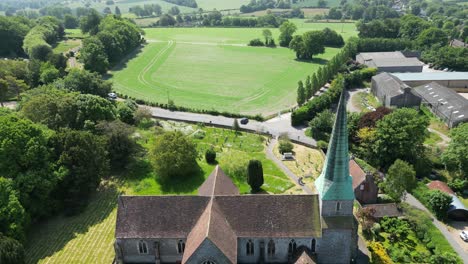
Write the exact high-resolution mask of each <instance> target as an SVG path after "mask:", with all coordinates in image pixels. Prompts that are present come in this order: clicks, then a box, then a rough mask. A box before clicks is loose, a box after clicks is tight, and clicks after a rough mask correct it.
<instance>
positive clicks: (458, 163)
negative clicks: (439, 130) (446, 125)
mask: <svg viewBox="0 0 468 264" xmlns="http://www.w3.org/2000/svg"><path fill="white" fill-rule="evenodd" d="M450 138H451V139H452V140H451V141H450V143H449V145H448V148H447V149H446V150H445V151H444V152H443V153H442V156H441V158H442V162H444V164H445V165H446V166H447V168H448V169H449V170H452V171H457V172H458V173H459V174H460V175H461V176H462V178H463V177H464V178H465V179H468V155H467V154H466V153H468V144H467V143H466V142H468V123H464V124H460V125H459V126H458V127H455V128H453V129H452V131H450Z"/></svg>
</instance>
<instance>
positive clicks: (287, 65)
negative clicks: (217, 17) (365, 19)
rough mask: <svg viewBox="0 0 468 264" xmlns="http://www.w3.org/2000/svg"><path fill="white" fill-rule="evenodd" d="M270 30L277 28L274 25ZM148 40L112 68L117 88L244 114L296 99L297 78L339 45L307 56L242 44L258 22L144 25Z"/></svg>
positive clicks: (255, 33) (349, 30)
mask: <svg viewBox="0 0 468 264" xmlns="http://www.w3.org/2000/svg"><path fill="white" fill-rule="evenodd" d="M296 22H297V23H298V27H299V30H298V32H299V33H302V32H305V31H307V30H312V29H323V28H325V27H330V28H333V29H337V30H338V32H340V31H341V26H343V31H344V36H345V38H346V37H349V36H352V35H355V34H356V32H355V28H354V25H353V24H347V23H345V24H343V25H341V24H339V23H317V24H311V23H303V21H302V20H297V21H296ZM272 31H273V36H274V37H275V38H277V37H278V35H279V31H278V30H277V29H273V30H272ZM145 32H146V36H145V37H146V39H147V40H148V42H149V43H148V44H147V45H146V46H145V47H144V48H142V49H141V50H140V51H139V52H138V53H137V54H136V55H135V56H134V57H133V58H132V59H130V60H129V61H127V62H126V63H125V64H123V65H120V66H119V67H117V68H116V69H114V71H113V72H112V74H111V75H112V77H111V80H112V81H113V82H114V87H115V89H116V91H118V92H120V93H123V94H126V95H129V96H132V97H135V98H139V99H145V100H148V101H153V102H158V103H167V102H168V99H171V100H173V101H174V103H175V104H176V105H179V106H185V107H192V108H197V109H207V110H211V109H216V110H219V111H228V112H236V113H244V114H257V113H262V114H265V115H268V114H272V113H276V112H277V111H279V110H282V109H285V108H289V107H290V106H292V105H294V104H295V98H296V95H295V93H296V87H297V82H298V81H299V80H300V79H304V78H305V76H307V75H309V74H312V73H313V72H315V71H316V70H317V69H318V68H319V67H320V65H322V64H324V63H326V61H327V60H329V59H330V58H332V57H333V56H334V55H335V54H336V53H337V52H338V51H339V49H338V48H326V51H325V53H324V54H321V55H319V56H317V57H316V58H315V59H314V60H313V61H312V62H303V61H297V60H296V59H295V54H294V52H293V51H291V50H289V49H286V48H276V49H272V48H260V47H247V46H245V44H246V43H247V42H248V41H249V40H251V39H253V38H258V37H261V36H262V33H261V32H262V29H260V28H153V29H146V30H145Z"/></svg>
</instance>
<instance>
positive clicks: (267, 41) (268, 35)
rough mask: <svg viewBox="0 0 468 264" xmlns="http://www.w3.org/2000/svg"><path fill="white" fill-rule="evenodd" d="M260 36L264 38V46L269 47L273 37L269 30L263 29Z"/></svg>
mask: <svg viewBox="0 0 468 264" xmlns="http://www.w3.org/2000/svg"><path fill="white" fill-rule="evenodd" d="M262 35H263V37H264V38H265V46H267V47H268V46H270V42H271V41H272V40H273V35H272V33H271V30H269V29H264V30H263V31H262Z"/></svg>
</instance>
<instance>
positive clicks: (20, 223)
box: [0, 177, 26, 241]
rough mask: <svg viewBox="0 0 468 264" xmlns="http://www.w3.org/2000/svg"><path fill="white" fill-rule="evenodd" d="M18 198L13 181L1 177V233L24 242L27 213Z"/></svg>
mask: <svg viewBox="0 0 468 264" xmlns="http://www.w3.org/2000/svg"><path fill="white" fill-rule="evenodd" d="M18 196H19V194H18V191H16V190H15V189H14V188H13V181H12V180H11V179H6V178H3V177H0V233H3V234H5V235H7V236H9V237H12V238H15V239H17V240H21V241H22V240H24V226H25V223H26V213H25V211H24V209H23V206H22V205H21V203H20V201H19V198H18Z"/></svg>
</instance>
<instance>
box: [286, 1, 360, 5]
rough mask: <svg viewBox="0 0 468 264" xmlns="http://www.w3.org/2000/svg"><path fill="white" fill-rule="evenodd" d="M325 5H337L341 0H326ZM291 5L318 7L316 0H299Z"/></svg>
mask: <svg viewBox="0 0 468 264" xmlns="http://www.w3.org/2000/svg"><path fill="white" fill-rule="evenodd" d="M326 2H327V6H326V7H337V6H339V5H340V2H341V0H326ZM347 2H348V3H352V2H353V1H347ZM293 6H297V7H318V0H299V1H297V3H296V4H294V5H293Z"/></svg>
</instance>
